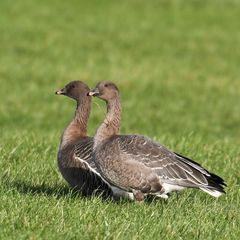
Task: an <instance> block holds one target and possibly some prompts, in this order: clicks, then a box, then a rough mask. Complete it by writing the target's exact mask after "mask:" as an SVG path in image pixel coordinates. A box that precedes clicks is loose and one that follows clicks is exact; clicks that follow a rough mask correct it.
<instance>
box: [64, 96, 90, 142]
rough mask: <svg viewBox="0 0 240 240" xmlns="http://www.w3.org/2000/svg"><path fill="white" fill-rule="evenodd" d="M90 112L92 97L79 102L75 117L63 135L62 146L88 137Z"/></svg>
mask: <svg viewBox="0 0 240 240" xmlns="http://www.w3.org/2000/svg"><path fill="white" fill-rule="evenodd" d="M90 111H91V98H90V97H85V98H83V99H80V100H78V101H77V108H76V111H75V116H74V118H73V120H72V121H71V122H70V124H69V125H68V126H67V128H66V129H65V131H64V133H63V135H62V141H61V145H62V146H63V145H66V144H68V143H72V142H74V141H76V140H78V139H80V138H81V137H86V136H87V123H88V119H89V115H90Z"/></svg>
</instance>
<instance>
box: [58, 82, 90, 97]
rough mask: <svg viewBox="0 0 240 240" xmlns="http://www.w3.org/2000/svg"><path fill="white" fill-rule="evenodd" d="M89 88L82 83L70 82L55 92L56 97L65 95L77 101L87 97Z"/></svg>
mask: <svg viewBox="0 0 240 240" xmlns="http://www.w3.org/2000/svg"><path fill="white" fill-rule="evenodd" d="M89 91H90V88H89V87H88V86H87V85H86V84H85V83H84V82H82V81H71V82H70V83H68V84H67V85H66V86H65V87H64V88H62V89H60V90H58V91H56V92H55V94H57V95H66V96H68V97H70V98H73V99H75V100H76V101H78V100H79V99H81V98H83V97H86V96H88V92H89Z"/></svg>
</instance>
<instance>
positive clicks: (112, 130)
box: [94, 96, 122, 148]
mask: <svg viewBox="0 0 240 240" xmlns="http://www.w3.org/2000/svg"><path fill="white" fill-rule="evenodd" d="M121 113H122V109H121V102H120V97H119V96H117V97H116V98H114V99H112V100H109V101H108V102H107V114H106V117H105V119H104V121H103V123H102V124H101V125H100V127H99V128H98V130H97V133H96V135H95V137H94V148H95V147H96V146H97V145H98V144H100V143H101V142H102V141H104V140H106V139H107V138H109V137H111V136H113V135H117V134H118V133H119V128H120V122H121Z"/></svg>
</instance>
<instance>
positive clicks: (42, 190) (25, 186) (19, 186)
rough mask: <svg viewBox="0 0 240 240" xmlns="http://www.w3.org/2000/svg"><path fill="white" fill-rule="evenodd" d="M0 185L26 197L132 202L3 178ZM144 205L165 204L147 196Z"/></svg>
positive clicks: (60, 187) (164, 200) (66, 187)
mask: <svg viewBox="0 0 240 240" xmlns="http://www.w3.org/2000/svg"><path fill="white" fill-rule="evenodd" d="M2 183H3V184H4V185H5V187H6V188H7V189H8V190H10V189H11V190H16V191H17V192H19V193H21V194H26V195H33V196H36V195H42V196H49V197H55V198H57V199H59V198H63V197H67V198H79V199H91V198H94V197H97V198H99V199H101V200H102V201H106V202H112V203H115V204H124V203H133V202H134V201H132V200H129V199H113V198H112V196H110V195H106V194H105V195H104V194H101V193H96V194H92V195H83V194H82V193H81V192H80V191H79V190H76V189H72V188H70V187H68V186H64V185H60V184H59V185H51V186H50V185H48V184H46V183H42V184H32V183H30V182H27V181H23V180H10V179H9V178H4V180H2ZM144 202H145V204H153V203H156V202H161V203H162V204H167V200H166V199H162V198H157V197H154V196H147V197H146V198H145V200H144Z"/></svg>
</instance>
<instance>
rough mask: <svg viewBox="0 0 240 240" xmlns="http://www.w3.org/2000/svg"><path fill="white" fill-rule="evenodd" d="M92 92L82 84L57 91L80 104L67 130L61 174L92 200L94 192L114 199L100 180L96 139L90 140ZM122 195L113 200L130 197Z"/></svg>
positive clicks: (60, 160)
mask: <svg viewBox="0 0 240 240" xmlns="http://www.w3.org/2000/svg"><path fill="white" fill-rule="evenodd" d="M89 91H90V88H89V87H88V86H87V85H86V84H85V83H83V82H82V81H71V82H70V83H68V84H67V85H66V86H65V87H64V88H62V89H60V90H58V91H56V92H55V93H56V94H57V95H65V96H68V97H70V98H72V99H74V100H75V101H76V102H77V108H76V111H75V115H74V118H73V119H72V121H71V122H70V123H69V125H68V126H67V128H66V129H65V130H64V132H63V134H62V137H61V141H60V146H59V150H58V155H57V162H58V167H59V170H60V172H61V174H62V176H63V178H64V179H65V180H66V181H67V183H68V184H69V185H70V186H71V187H72V188H74V189H76V190H79V191H81V193H82V194H83V195H86V196H89V195H92V194H94V193H95V192H101V193H104V194H105V195H106V196H112V194H113V193H112V190H111V188H110V186H109V184H108V183H106V181H104V179H102V178H101V176H100V174H99V173H98V171H97V169H96V165H95V163H94V161H93V160H92V147H93V138H92V137H89V136H87V123H88V119H89V115H90V110H91V97H89V96H88V95H87V94H88V92H89ZM128 195H129V194H128V193H127V194H126V193H125V192H123V191H119V192H117V191H115V193H114V196H113V197H116V198H118V197H126V198H127V197H128Z"/></svg>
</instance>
